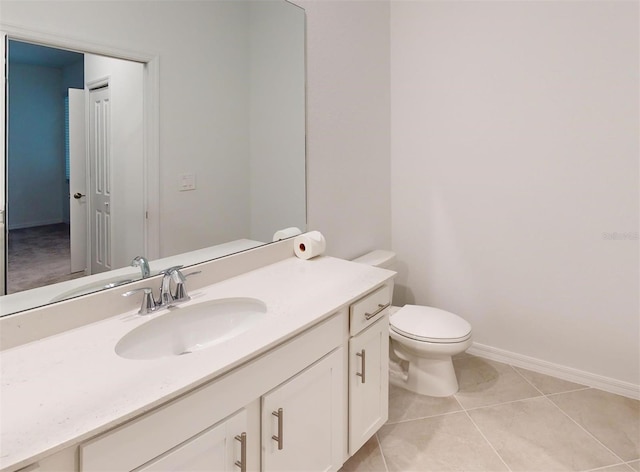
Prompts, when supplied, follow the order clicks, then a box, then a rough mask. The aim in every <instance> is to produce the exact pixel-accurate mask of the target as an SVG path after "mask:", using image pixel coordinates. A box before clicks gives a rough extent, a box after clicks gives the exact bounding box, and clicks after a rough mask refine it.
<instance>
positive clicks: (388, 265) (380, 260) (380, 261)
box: [353, 249, 396, 270]
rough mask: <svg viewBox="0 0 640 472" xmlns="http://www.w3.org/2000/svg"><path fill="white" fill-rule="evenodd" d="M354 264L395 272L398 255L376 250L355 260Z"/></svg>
mask: <svg viewBox="0 0 640 472" xmlns="http://www.w3.org/2000/svg"><path fill="white" fill-rule="evenodd" d="M353 262H359V263H360V264H367V265H370V266H373V267H380V268H382V269H389V270H394V267H395V265H396V253H395V252H393V251H385V250H382V249H376V250H375V251H371V252H368V253H366V254H364V255H362V256H360V257H357V258H355V259H354V260H353Z"/></svg>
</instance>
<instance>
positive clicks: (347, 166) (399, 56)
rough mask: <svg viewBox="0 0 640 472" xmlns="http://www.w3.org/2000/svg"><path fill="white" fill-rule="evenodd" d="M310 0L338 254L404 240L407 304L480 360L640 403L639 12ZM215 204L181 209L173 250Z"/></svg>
mask: <svg viewBox="0 0 640 472" xmlns="http://www.w3.org/2000/svg"><path fill="white" fill-rule="evenodd" d="M295 3H296V4H298V5H300V6H302V7H303V8H304V9H305V11H306V28H307V31H306V61H307V79H306V80H307V92H306V94H307V222H308V228H310V229H318V230H321V231H322V233H323V234H324V235H325V237H326V239H327V242H328V247H327V253H328V254H329V255H331V256H335V257H340V258H345V259H352V258H354V257H357V256H359V255H361V254H362V253H364V252H366V251H369V250H372V249H375V248H390V249H393V250H394V251H395V252H396V253H397V257H398V260H399V261H400V265H399V267H398V268H399V274H398V276H397V278H396V280H395V291H394V296H395V300H394V301H395V303H397V304H402V303H416V304H425V305H426V304H428V305H433V306H438V307H441V308H443V309H447V310H449V311H451V312H454V313H457V314H458V315H460V316H462V317H464V318H465V319H466V320H467V321H469V323H470V324H471V325H472V326H473V332H474V341H475V343H476V344H475V346H474V347H475V348H476V354H478V355H480V356H484V357H486V358H493V359H496V360H502V361H503V362H506V363H516V362H520V363H522V364H525V365H528V366H529V368H531V369H533V367H537V368H539V369H541V368H542V367H544V368H546V369H547V370H546V372H547V373H549V374H552V375H554V376H556V377H563V376H564V377H565V378H568V377H570V376H571V375H573V376H574V377H570V378H571V379H572V380H573V381H575V382H577V383H583V384H584V383H590V384H592V385H595V386H598V387H599V388H602V389H606V390H609V391H612V390H613V391H617V392H618V393H621V394H626V395H627V396H631V395H632V392H634V391H635V392H637V389H638V385H639V384H640V377H639V372H640V365H639V363H640V355H639V354H640V353H639V346H640V339H639V337H640V326H639V323H640V322H639V317H638V233H637V231H638V139H637V130H638V87H637V83H638V21H637V18H638V4H637V2H627V1H614V2H526V3H523V2H446V1H442V2H427V1H424V2H422V1H418V2H400V1H392V2H385V1H370V2H369V1H359V2H348V1H300V2H295ZM1 6H2V5H1V4H0V8H1ZM1 14H2V11H1V10H0V15H1ZM40 21H42V22H45V21H46V19H45V18H41V19H40ZM165 27H166V28H167V30H168V31H171V32H172V34H174V35H175V37H177V38H179V37H180V36H182V35H186V34H188V33H189V32H190V29H191V24H190V23H188V22H186V21H176V20H174V21H170V22H167V24H166V25H165ZM183 28H184V30H183ZM200 34H202V35H203V37H204V38H206V31H202V32H201V33H200ZM76 35H85V36H86V37H87V38H88V39H89V40H90V39H91V38H92V30H91V28H90V27H88V26H85V27H83V28H79V29H78V30H77V33H76ZM118 35H119V36H126V34H125V33H124V32H123V30H122V29H120V30H119V31H118ZM121 47H123V48H124V46H121ZM193 54H199V52H197V51H194V52H193ZM162 67H170V64H167V63H163V64H162ZM173 80H174V81H176V82H177V81H178V78H177V77H176V76H174V78H173ZM184 93H187V91H184ZM194 93H195V92H194ZM169 98H172V97H169ZM161 99H162V97H161ZM186 102H187V100H185V103H186ZM172 103H175V102H172ZM163 113H166V115H162V116H163V117H165V116H166V117H167V124H166V125H164V126H167V127H171V128H173V127H175V128H176V129H177V130H183V129H184V128H183V126H184V125H182V124H181V123H180V120H178V119H177V118H178V117H174V118H171V112H169V111H163ZM163 119H164V118H163ZM176 134H177V133H176ZM160 145H161V147H162V149H163V153H164V155H167V156H178V155H179V156H180V158H181V159H186V160H188V159H196V158H197V156H198V155H199V153H200V150H199V149H196V148H195V147H194V146H189V144H188V143H185V142H184V141H181V140H179V139H172V138H171V137H170V135H168V136H167V137H163V139H162V140H161V141H160ZM172 162H173V161H172ZM169 166H170V167H168V168H167V169H166V172H167V173H171V172H174V171H176V172H177V171H178V170H177V167H178V166H176V167H171V166H172V164H171V163H170V164H169ZM163 177H165V178H167V179H168V178H169V177H168V176H164V174H163ZM167 185H168V180H167ZM204 211H205V209H201V208H198V207H194V208H193V212H191V213H189V214H187V213H177V212H169V213H167V214H166V215H163V223H162V225H163V229H164V230H165V234H166V235H167V238H168V239H166V240H165V242H166V243H167V244H175V245H176V246H177V245H178V243H177V242H176V241H175V240H174V239H172V237H173V234H172V233H171V232H170V228H172V227H177V226H180V225H190V224H191V223H192V221H191V220H190V218H194V219H195V218H197V217H198V215H199V214H202V213H203V212H204ZM613 233H617V234H620V235H625V237H623V238H607V237H605V235H607V234H613ZM176 249H179V248H178V247H176ZM527 363H528V364H527ZM635 467H637V462H636V465H635Z"/></svg>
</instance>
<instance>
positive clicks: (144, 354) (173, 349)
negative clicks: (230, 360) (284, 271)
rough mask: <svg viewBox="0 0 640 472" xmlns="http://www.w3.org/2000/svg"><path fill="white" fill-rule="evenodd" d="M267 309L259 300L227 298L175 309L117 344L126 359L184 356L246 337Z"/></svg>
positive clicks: (119, 352) (119, 353)
mask: <svg viewBox="0 0 640 472" xmlns="http://www.w3.org/2000/svg"><path fill="white" fill-rule="evenodd" d="M266 312H267V306H266V305H265V304H264V303H263V302H262V301H260V300H256V299H255V298H223V299H218V300H210V301H207V302H202V303H198V304H195V305H189V306H178V307H175V308H171V309H170V311H169V313H167V314H165V315H162V316H159V317H157V318H155V319H153V320H151V321H149V322H148V323H145V324H143V325H141V326H138V327H137V328H135V329H133V330H132V331H130V332H129V333H127V334H126V335H124V336H123V337H122V338H121V339H120V341H118V344H116V348H115V350H116V354H118V355H119V356H120V357H124V358H126V359H157V358H160V357H169V356H180V355H183V354H189V353H191V352H194V351H198V350H200V349H205V348H208V347H211V346H215V345H216V344H219V343H221V342H223V341H226V340H228V339H231V338H233V337H235V336H238V335H239V334H241V333H244V332H245V331H247V330H248V329H250V328H251V327H252V326H253V325H255V324H256V323H258V322H259V321H260V320H262V319H263V318H264V314H265V313H266Z"/></svg>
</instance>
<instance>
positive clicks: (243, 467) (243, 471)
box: [236, 433, 247, 472]
mask: <svg viewBox="0 0 640 472" xmlns="http://www.w3.org/2000/svg"><path fill="white" fill-rule="evenodd" d="M236 441H240V460H239V461H236V466H238V467H240V472H247V433H242V434H239V435H238V436H236Z"/></svg>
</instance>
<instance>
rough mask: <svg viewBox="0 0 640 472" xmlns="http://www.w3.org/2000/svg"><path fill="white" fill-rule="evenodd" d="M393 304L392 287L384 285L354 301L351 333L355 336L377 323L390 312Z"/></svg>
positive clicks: (351, 310) (350, 315) (350, 320)
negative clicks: (389, 309)
mask: <svg viewBox="0 0 640 472" xmlns="http://www.w3.org/2000/svg"><path fill="white" fill-rule="evenodd" d="M390 305H391V287H390V286H389V285H383V286H382V287H380V288H379V289H377V290H375V291H374V292H371V293H370V294H369V295H367V296H365V297H363V298H361V299H360V300H358V301H357V302H355V303H353V304H352V305H351V307H350V308H349V334H350V335H351V336H353V335H354V334H357V333H359V332H360V331H362V330H363V329H364V328H366V327H367V326H369V325H371V324H373V323H375V322H376V321H377V320H378V319H380V318H381V316H382V315H384V314H385V313H387V312H388V308H389V306H390Z"/></svg>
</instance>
